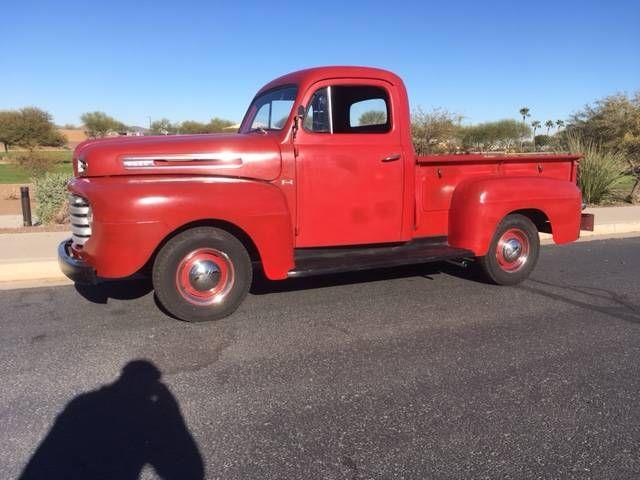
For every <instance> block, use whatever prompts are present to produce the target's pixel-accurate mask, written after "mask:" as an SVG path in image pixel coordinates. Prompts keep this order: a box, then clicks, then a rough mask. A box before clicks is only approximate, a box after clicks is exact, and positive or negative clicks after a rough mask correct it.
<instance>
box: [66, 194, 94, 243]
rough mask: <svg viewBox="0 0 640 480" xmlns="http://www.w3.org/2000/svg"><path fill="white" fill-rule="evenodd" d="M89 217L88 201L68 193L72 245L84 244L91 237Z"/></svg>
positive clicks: (90, 214)
mask: <svg viewBox="0 0 640 480" xmlns="http://www.w3.org/2000/svg"><path fill="white" fill-rule="evenodd" d="M91 217H92V213H91V206H90V205H89V201H88V200H86V199H84V198H82V197H80V196H78V195H73V194H72V195H69V218H70V219H71V233H72V235H71V238H72V240H73V245H74V246H76V245H77V246H82V245H84V244H85V243H86V241H87V240H89V238H90V237H91V220H92V219H91Z"/></svg>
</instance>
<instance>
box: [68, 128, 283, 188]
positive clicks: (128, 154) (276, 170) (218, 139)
mask: <svg viewBox="0 0 640 480" xmlns="http://www.w3.org/2000/svg"><path fill="white" fill-rule="evenodd" d="M73 157H74V161H73V165H74V174H75V175H76V176H80V177H101V176H112V175H161V174H171V175H176V174H186V175H216V176H228V177H242V178H252V179H258V180H267V181H269V180H274V179H275V178H277V177H278V176H279V175H280V168H281V158H280V147H279V145H278V141H277V138H276V137H274V136H272V135H262V134H259V133H257V134H210V135H175V136H157V137H124V138H123V137H115V138H106V139H100V140H89V141H86V142H83V143H81V144H80V145H78V147H77V148H76V150H75V153H74V155H73Z"/></svg>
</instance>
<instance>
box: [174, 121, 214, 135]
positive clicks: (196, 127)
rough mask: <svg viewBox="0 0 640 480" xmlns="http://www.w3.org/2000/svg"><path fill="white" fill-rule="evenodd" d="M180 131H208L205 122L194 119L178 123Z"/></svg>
mask: <svg viewBox="0 0 640 480" xmlns="http://www.w3.org/2000/svg"><path fill="white" fill-rule="evenodd" d="M179 131H180V133H209V128H208V126H207V124H205V123H202V122H196V121H194V120H185V121H184V122H182V123H181V124H180V127H179Z"/></svg>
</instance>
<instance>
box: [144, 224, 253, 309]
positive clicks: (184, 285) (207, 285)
mask: <svg viewBox="0 0 640 480" xmlns="http://www.w3.org/2000/svg"><path fill="white" fill-rule="evenodd" d="M251 278H252V268H251V259H250V258H249V254H248V253H247V250H246V249H245V248H244V245H242V243H241V242H240V241H239V240H238V239H237V238H236V237H234V236H233V235H231V234H230V233H229V232H226V231H224V230H221V229H219V228H213V227H196V228H192V229H190V230H186V231H184V232H182V233H180V234H178V235H176V236H175V237H173V238H172V239H171V240H169V241H168V242H167V243H166V244H165V245H164V246H163V247H162V248H161V249H160V251H159V252H158V255H157V256H156V259H155V262H154V264H153V287H154V289H155V292H156V295H157V297H158V300H159V301H160V303H161V304H162V306H163V307H164V308H166V309H167V310H168V311H169V312H170V313H171V314H173V315H175V316H176V317H178V318H179V319H181V320H186V321H189V322H202V321H207V320H217V319H220V318H223V317H226V316H228V315H230V314H232V313H233V312H234V311H235V310H236V308H238V306H239V305H240V303H241V302H242V300H244V297H245V296H246V295H247V292H248V291H249V287H250V286H251Z"/></svg>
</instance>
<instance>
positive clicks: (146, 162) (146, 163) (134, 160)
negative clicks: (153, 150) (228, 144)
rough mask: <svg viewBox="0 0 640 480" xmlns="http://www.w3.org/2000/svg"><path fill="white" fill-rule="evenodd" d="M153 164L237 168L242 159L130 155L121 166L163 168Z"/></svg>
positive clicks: (212, 155) (208, 155) (218, 155)
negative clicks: (184, 163) (183, 163)
mask: <svg viewBox="0 0 640 480" xmlns="http://www.w3.org/2000/svg"><path fill="white" fill-rule="evenodd" d="M155 162H209V163H212V164H213V165H210V166H215V167H239V166H240V165H242V158H241V157H236V156H228V155H225V154H221V153H219V152H218V153H187V154H177V155H131V156H126V157H122V164H123V166H124V167H125V168H127V169H133V168H135V169H139V168H158V167H160V168H165V166H164V165H157V164H156V163H155Z"/></svg>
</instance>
